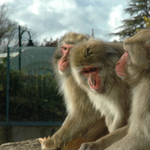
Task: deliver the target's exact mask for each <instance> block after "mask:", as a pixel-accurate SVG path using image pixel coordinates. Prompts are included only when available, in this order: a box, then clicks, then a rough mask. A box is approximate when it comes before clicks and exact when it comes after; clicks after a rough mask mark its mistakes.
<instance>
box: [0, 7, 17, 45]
mask: <svg viewBox="0 0 150 150" xmlns="http://www.w3.org/2000/svg"><path fill="white" fill-rule="evenodd" d="M8 12H9V10H8V8H7V7H6V6H5V5H2V6H1V7H0V45H1V46H8V45H9V44H10V43H11V42H12V40H13V38H14V36H15V34H16V31H17V23H16V22H14V21H11V20H10V19H9V18H8V16H7V15H8Z"/></svg>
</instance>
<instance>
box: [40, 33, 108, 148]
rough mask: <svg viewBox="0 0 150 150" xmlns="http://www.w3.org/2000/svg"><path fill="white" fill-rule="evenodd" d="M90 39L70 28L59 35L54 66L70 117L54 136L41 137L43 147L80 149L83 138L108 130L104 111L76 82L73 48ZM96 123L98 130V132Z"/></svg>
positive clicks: (93, 137) (90, 137) (90, 138)
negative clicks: (92, 101) (72, 68)
mask: <svg viewBox="0 0 150 150" xmlns="http://www.w3.org/2000/svg"><path fill="white" fill-rule="evenodd" d="M87 40H89V37H88V36H87V35H84V34H77V33H74V32H70V33H68V34H66V35H65V36H64V37H62V38H61V39H60V41H59V43H58V46H57V48H56V51H55V54H54V56H53V66H54V71H55V74H56V79H57V81H58V85H59V92H60V94H62V95H63V97H64V102H65V105H66V109H67V117H66V119H65V121H64V123H63V125H62V126H61V128H60V129H59V130H58V131H57V132H56V133H55V134H54V135H53V136H52V137H50V138H48V139H43V140H42V139H39V140H40V141H41V146H42V149H43V150H45V149H50V150H57V149H63V150H69V149H72V150H77V149H78V148H79V146H80V145H81V143H82V141H83V142H84V141H94V140H96V139H98V138H99V137H101V136H103V135H106V134H107V133H108V129H107V127H106V125H105V122H104V118H100V116H101V114H100V113H99V112H98V111H96V109H95V108H94V107H93V104H92V103H91V102H90V100H89V97H88V96H87V94H86V92H85V91H83V90H82V89H81V88H80V87H79V86H78V85H77V83H76V81H75V80H74V78H73V76H72V74H71V70H70V62H69V55H70V51H71V50H72V48H73V47H74V45H76V44H77V43H81V42H83V41H87ZM97 123H99V125H97ZM94 127H96V128H97V130H99V131H97V132H95V128H94ZM99 128H101V129H99ZM90 131H91V132H90ZM69 142H70V143H69ZM76 143H77V144H78V145H76ZM79 143H80V145H79ZM67 144H68V145H67ZM65 146H66V147H65ZM70 147H71V148H70Z"/></svg>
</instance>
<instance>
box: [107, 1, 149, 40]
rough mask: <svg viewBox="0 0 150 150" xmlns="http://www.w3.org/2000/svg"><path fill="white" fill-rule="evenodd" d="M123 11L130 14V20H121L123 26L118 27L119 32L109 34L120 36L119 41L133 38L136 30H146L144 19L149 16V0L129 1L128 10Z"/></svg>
mask: <svg viewBox="0 0 150 150" xmlns="http://www.w3.org/2000/svg"><path fill="white" fill-rule="evenodd" d="M124 11H125V12H126V13H128V14H130V18H129V19H126V20H123V21H122V23H123V25H122V26H120V27H118V28H117V29H120V31H119V32H115V33H111V34H110V35H115V36H120V40H123V39H124V38H126V37H130V36H133V35H134V34H136V33H137V29H143V28H146V27H147V26H146V22H145V20H144V16H145V17H147V18H148V17H149V16H150V1H149V0H129V1H128V8H126V9H124Z"/></svg>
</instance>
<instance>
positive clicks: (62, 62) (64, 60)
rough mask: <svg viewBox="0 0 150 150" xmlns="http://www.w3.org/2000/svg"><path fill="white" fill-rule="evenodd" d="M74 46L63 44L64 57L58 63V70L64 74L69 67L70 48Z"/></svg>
mask: <svg viewBox="0 0 150 150" xmlns="http://www.w3.org/2000/svg"><path fill="white" fill-rule="evenodd" d="M73 46H74V45H71V44H63V45H62V47H61V53H62V57H61V59H60V60H59V62H58V69H59V70H60V71H62V72H64V71H65V70H66V69H67V68H68V67H69V60H68V55H69V50H70V48H72V47H73Z"/></svg>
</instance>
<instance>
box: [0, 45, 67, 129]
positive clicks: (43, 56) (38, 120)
mask: <svg viewBox="0 0 150 150" xmlns="http://www.w3.org/2000/svg"><path fill="white" fill-rule="evenodd" d="M54 50H55V48H54V47H21V48H10V47H8V48H7V49H6V48H5V50H4V49H3V51H2V50H1V48H0V60H1V61H0V63H1V64H0V65H1V68H0V86H2V90H1V91H0V105H1V108H0V115H1V116H0V126H6V125H11V126H60V125H61V124H62V122H63V120H64V118H65V109H64V106H63V102H62V98H61V97H60V96H59V95H58V91H57V89H56V87H57V84H56V83H55V79H54V74H53V72H52V66H51V57H52V55H53V53H54ZM19 51H21V55H19ZM6 54H7V55H6ZM19 64H21V71H19ZM5 68H6V70H5ZM1 69H3V70H1ZM5 71H6V73H5ZM5 84H6V85H5ZM5 94H6V95H5ZM5 100H6V103H5ZM4 106H6V110H4ZM23 106H24V107H23ZM38 107H39V108H38ZM5 113H6V119H4V114H5ZM30 114H31V116H30ZM36 114H37V115H36Z"/></svg>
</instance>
